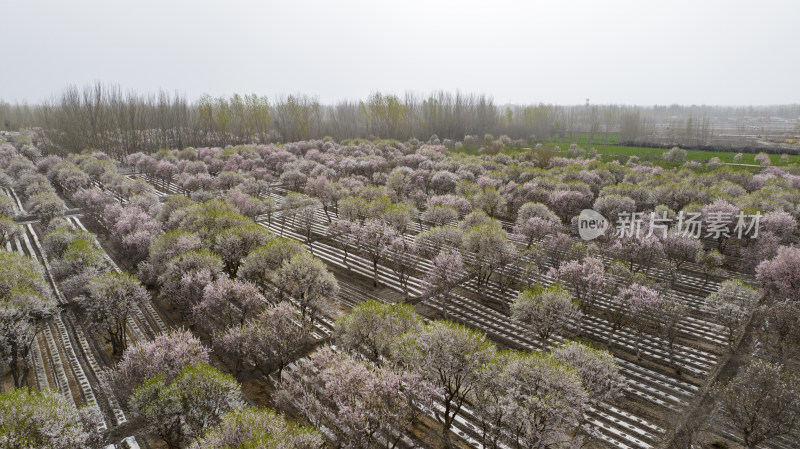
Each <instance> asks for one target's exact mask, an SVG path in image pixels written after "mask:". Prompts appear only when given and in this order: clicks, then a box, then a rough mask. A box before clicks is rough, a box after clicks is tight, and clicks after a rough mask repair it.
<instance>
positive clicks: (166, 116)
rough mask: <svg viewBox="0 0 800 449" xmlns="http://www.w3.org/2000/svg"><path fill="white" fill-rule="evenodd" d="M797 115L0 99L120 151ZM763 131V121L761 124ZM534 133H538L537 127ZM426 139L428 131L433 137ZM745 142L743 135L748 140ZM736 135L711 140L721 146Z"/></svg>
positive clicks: (488, 103) (48, 134) (580, 130)
mask: <svg viewBox="0 0 800 449" xmlns="http://www.w3.org/2000/svg"><path fill="white" fill-rule="evenodd" d="M759 115H763V116H775V115H781V116H782V117H784V118H790V119H794V118H796V117H797V116H798V110H797V107H796V106H789V107H783V108H750V109H749V110H748V109H746V108H709V107H697V106H692V107H680V106H671V107H668V108H664V107H635V106H620V105H604V106H558V105H544V104H539V105H504V106H500V105H496V104H494V102H493V100H492V99H491V98H490V97H487V96H485V95H474V94H463V93H459V92H456V93H448V92H434V93H432V94H430V95H427V96H420V95H417V94H414V93H406V94H404V95H402V96H397V95H392V94H383V93H380V92H376V93H373V94H371V95H370V96H369V97H367V98H366V99H364V100H361V101H341V102H338V103H336V104H334V105H323V104H320V103H319V101H318V100H317V99H316V98H314V97H310V96H307V95H289V96H285V97H279V98H276V99H274V100H272V101H270V100H269V99H267V98H266V97H264V96H257V95H255V94H251V95H239V94H235V95H233V96H231V97H229V98H226V97H218V98H213V97H210V96H208V95H204V96H202V97H200V98H199V99H196V100H190V99H188V98H186V97H185V96H183V95H181V94H174V95H173V94H170V93H167V92H163V91H162V92H159V93H157V94H155V95H152V94H151V95H141V94H136V93H127V94H126V93H124V92H123V91H122V89H121V88H120V87H119V86H115V85H102V84H100V83H97V84H95V85H91V86H85V87H83V88H82V89H81V88H78V87H76V86H70V87H68V88H66V89H65V90H64V91H63V92H62V93H61V94H60V95H59V96H57V97H55V98H54V99H52V100H50V101H48V102H45V103H43V104H41V105H34V106H28V105H16V106H13V105H9V104H7V103H0V124H2V126H4V127H5V128H6V129H19V128H22V127H27V128H32V127H38V128H40V129H41V130H42V133H43V135H42V136H41V137H42V138H44V139H46V140H44V141H46V142H47V145H48V146H49V145H51V144H52V145H55V146H56V147H58V148H62V149H63V150H65V151H80V150H83V149H84V148H97V149H100V150H103V151H106V152H108V153H109V154H111V155H113V156H114V157H117V158H120V157H121V156H123V155H125V154H130V153H133V152H136V151H142V150H150V151H152V150H155V149H157V148H173V147H178V148H184V147H186V146H207V145H219V146H224V145H229V144H232V145H235V144H243V143H256V142H261V143H266V142H276V141H281V142H292V141H297V140H303V139H321V138H322V137H324V136H331V137H333V138H334V139H336V140H343V139H348V138H368V137H369V138H371V137H378V138H383V139H397V140H400V141H407V140H409V139H413V138H414V137H418V138H426V139H427V137H428V136H432V135H436V136H439V137H437V139H436V140H438V139H439V138H441V139H448V140H450V141H452V142H455V141H463V143H464V144H465V145H480V143H481V142H482V141H483V136H484V135H485V134H487V133H491V134H494V135H501V134H506V135H509V136H511V137H512V138H515V139H526V140H529V139H531V140H533V139H536V140H546V139H550V138H562V137H566V136H574V135H575V134H585V135H587V136H588V139H589V144H592V143H595V142H596V143H609V142H610V141H611V142H616V141H619V142H624V143H636V144H644V143H650V144H658V145H662V146H663V145H668V144H681V145H686V146H694V147H697V146H704V145H710V144H714V143H715V139H714V136H713V134H714V132H715V128H716V127H729V122H728V119H730V118H733V119H735V123H736V125H735V126H736V130H737V131H740V132H743V133H745V134H750V133H752V131H751V130H749V128H750V126H749V125H751V124H750V123H749V122H748V119H749V118H753V116H759ZM764 132H765V131H763V130H762V131H761V133H762V134H763V133H764ZM534 136H535V137H534ZM432 140H433V139H432ZM744 143H745V144H747V143H750V142H747V141H745V142H744ZM733 144H736V142H733V143H731V142H729V141H716V145H718V146H727V145H733Z"/></svg>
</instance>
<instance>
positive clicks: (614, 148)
mask: <svg viewBox="0 0 800 449" xmlns="http://www.w3.org/2000/svg"><path fill="white" fill-rule="evenodd" d="M581 137H582V138H581V139H575V140H573V141H568V140H561V141H549V142H542V145H543V146H545V147H550V148H552V147H556V146H558V147H559V148H560V151H559V152H558V153H557V156H561V157H566V155H567V154H566V153H567V150H568V149H569V146H570V144H572V143H577V144H578V147H579V148H582V149H584V150H586V151H587V152H588V151H589V150H590V149H592V148H594V149H595V150H596V151H597V153H598V154H599V155H600V159H601V160H602V161H604V162H611V161H613V160H618V161H619V162H620V163H623V164H624V163H625V162H627V160H628V158H629V157H631V156H638V157H639V160H640V161H641V162H651V163H652V164H654V165H659V166H662V167H665V168H674V167H679V166H681V165H683V163H677V164H676V163H667V162H664V160H663V158H662V156H663V154H664V153H666V152H667V151H669V149H668V148H648V147H633V146H622V145H617V144H615V143H613V144H609V145H605V144H599V143H597V142H604V141H605V139H604V136H602V135H599V136H596V137H595V139H594V142H596V143H595V144H592V145H589V144H588V143H587V142H588V139H587V136H586V135H585V134H584V135H582V136H581ZM615 140H616V135H611V136H609V142H613V141H615ZM524 151H529V150H528V149H525V148H508V149H506V150H504V151H503V152H504V153H506V154H516V153H520V152H524ZM459 152H461V153H466V154H478V152H479V147H478V146H475V147H470V148H466V147H465V148H462V149H461V150H459ZM757 154H758V152H755V153H745V152H742V160H741V162H739V163H740V164H744V165H758V163H757V162H755V160H754V158H755V156H756V155H757ZM735 155H736V153H735V152H727V151H702V150H688V149H687V150H686V160H687V161H698V162H701V163H703V164H705V163H706V162H708V161H709V160H710V159H711V158H713V157H718V158H719V159H720V161H722V162H723V163H729V164H733V163H734V161H733V158H734V156H735ZM768 156H769V158H770V161H771V162H772V165H774V166H778V167H781V166H783V167H785V166H787V165H800V156H798V155H789V163H788V164H785V163H782V162H781V155H780V154H768ZM741 168H743V169H748V170H757V169H758V167H741Z"/></svg>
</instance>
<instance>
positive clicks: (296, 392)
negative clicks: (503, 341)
mask: <svg viewBox="0 0 800 449" xmlns="http://www.w3.org/2000/svg"><path fill="white" fill-rule="evenodd" d="M334 338H335V341H336V343H337V348H338V349H337V350H334V349H332V348H331V347H325V348H322V349H320V350H318V351H316V352H315V353H313V354H312V355H311V356H309V357H308V358H307V359H306V360H304V361H302V362H300V363H299V364H298V367H297V368H296V371H295V373H294V374H293V375H292V376H291V377H289V378H287V379H285V380H284V382H283V383H282V385H281V391H280V392H279V393H278V395H279V396H278V397H279V398H280V399H281V400H282V401H283V402H284V403H285V404H287V405H291V406H292V407H293V408H294V409H295V410H297V411H298V412H300V413H301V414H302V415H303V416H305V417H306V418H307V419H309V420H311V421H312V422H315V423H318V424H319V425H322V424H325V425H326V426H329V428H332V430H333V433H334V434H335V435H336V436H337V438H338V440H339V442H340V443H343V444H345V445H346V446H348V447H375V446H382V447H392V445H393V442H395V441H396V440H397V439H399V438H401V437H402V436H403V435H404V432H405V429H406V428H407V427H408V426H409V425H411V424H413V423H414V422H415V421H416V420H417V419H418V418H419V413H421V412H425V413H427V414H432V415H433V416H434V417H435V418H436V419H437V420H438V421H439V422H440V423H441V424H442V429H443V437H444V439H445V440H446V441H447V440H448V438H449V433H450V430H451V428H452V426H453V423H454V421H455V420H456V419H457V417H459V416H461V415H462V414H463V413H464V411H465V408H466V407H471V410H470V412H469V413H470V414H472V415H473V416H474V417H475V418H476V419H477V422H478V423H479V424H480V429H479V430H480V432H481V437H482V443H483V444H484V446H486V447H500V446H503V445H507V446H509V447H518V448H521V447H527V448H531V447H532V448H544V447H555V446H562V445H567V444H568V442H572V443H575V442H578V441H583V439H584V438H585V437H587V436H589V435H587V434H586V433H585V429H583V428H582V424H584V416H583V414H584V412H585V410H586V408H587V407H588V406H589V405H590V404H596V403H598V402H601V401H605V400H608V399H611V398H614V397H615V396H617V395H618V394H619V393H620V390H621V388H622V387H623V385H624V380H623V379H622V377H621V376H620V374H619V369H618V367H617V365H616V362H615V361H614V359H613V357H611V355H610V354H609V353H607V352H604V351H598V350H594V349H592V348H590V347H588V346H585V345H582V344H579V343H574V342H567V343H565V344H564V345H561V346H559V347H557V348H555V349H554V350H553V351H552V353H521V352H514V351H499V350H498V349H497V348H496V347H495V346H494V345H493V344H492V343H491V342H490V341H489V340H488V339H487V337H486V335H484V334H482V333H480V332H477V331H474V330H470V329H468V328H465V327H463V326H460V325H457V324H454V323H450V322H445V321H434V322H431V323H429V324H424V323H423V321H422V318H421V317H420V316H418V315H417V314H416V313H415V312H414V309H413V307H411V306H409V305H388V304H383V303H379V302H376V301H367V302H364V303H361V304H359V305H357V306H356V307H354V308H353V309H352V311H351V312H350V313H348V314H347V315H345V316H344V317H342V318H341V319H340V320H339V321H338V322H337V326H336V331H335V334H334ZM338 351H343V352H338ZM356 398H359V399H358V400H357V401H356ZM334 417H335V418H334Z"/></svg>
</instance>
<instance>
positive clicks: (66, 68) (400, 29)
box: [0, 0, 800, 105]
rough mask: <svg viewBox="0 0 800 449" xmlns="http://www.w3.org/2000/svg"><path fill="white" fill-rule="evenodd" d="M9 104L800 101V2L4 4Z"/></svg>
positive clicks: (3, 87)
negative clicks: (298, 98) (444, 95)
mask: <svg viewBox="0 0 800 449" xmlns="http://www.w3.org/2000/svg"><path fill="white" fill-rule="evenodd" d="M0 17H2V20H0V32H2V34H1V36H2V37H0V39H1V41H0V42H2V43H1V44H0V49H2V52H1V53H0V58H2V62H0V99H3V100H5V101H10V102H16V101H28V102H37V101H41V100H43V99H47V98H49V97H50V96H51V95H53V94H54V93H57V92H59V91H60V90H61V89H63V88H64V87H65V86H66V85H68V84H77V85H79V86H82V85H84V84H87V83H92V82H94V81H101V82H104V83H116V84H119V85H120V86H122V87H123V89H125V90H128V89H132V90H136V91H139V92H147V91H155V90H158V89H160V88H163V89H165V90H168V91H176V90H177V91H179V92H181V93H184V94H186V95H188V96H189V97H190V98H195V97H198V96H199V95H201V94H203V93H209V94H211V95H230V94H232V93H234V92H238V93H257V94H259V95H267V96H269V97H270V98H273V97H275V96H277V95H281V94H291V93H306V94H311V95H316V96H318V98H319V99H320V100H321V101H322V102H325V103H332V102H334V101H336V100H339V99H345V98H347V99H359V98H364V97H366V96H367V95H368V94H369V93H370V92H373V91H376V90H378V91H381V92H384V93H396V94H402V93H403V92H405V91H406V90H412V91H415V92H418V93H428V92H431V91H433V90H439V89H444V90H448V91H455V90H461V91H463V92H475V93H486V94H489V95H491V96H493V97H494V99H495V102H496V103H500V104H502V103H506V102H513V103H538V102H545V103H559V104H578V103H583V102H584V101H585V99H586V98H587V97H588V98H590V99H591V102H592V103H626V104H641V105H651V104H672V103H680V104H723V105H731V104H777V103H781V104H784V103H800V83H798V80H800V57H798V55H800V48H799V47H800V45H799V44H800V1H798V0H786V1H777V0H749V1H737V0H723V1H718V0H713V1H711V0H693V1H683V0H680V1H675V0H659V1H652V0H629V1H625V0H614V1H602V0H580V1H568V0H562V1H557V0H552V1H534V0H530V1H502V0H501V1H481V2H478V1H466V0H462V1H438V0H423V1H417V0H405V1H391V2H388V1H379V0H371V1H370V0H363V1H361V0H347V1H303V0H294V1H285V2H273V1H255V0H252V1H236V0H233V1H225V2H211V1H202V0H191V1H172V0H159V1H152V0H140V1H114V0H111V1H109V0H86V1H80V0H78V1H63V0H54V1H40V0H0Z"/></svg>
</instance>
